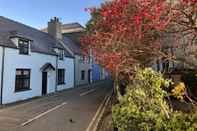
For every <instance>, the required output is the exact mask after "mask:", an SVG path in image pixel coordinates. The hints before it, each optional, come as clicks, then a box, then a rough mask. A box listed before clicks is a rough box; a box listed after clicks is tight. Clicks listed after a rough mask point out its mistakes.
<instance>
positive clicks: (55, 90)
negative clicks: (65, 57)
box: [55, 56, 58, 92]
mask: <svg viewBox="0 0 197 131" xmlns="http://www.w3.org/2000/svg"><path fill="white" fill-rule="evenodd" d="M55 68H56V77H55V92H57V85H58V84H57V79H58V78H57V76H58V56H56V67H55Z"/></svg>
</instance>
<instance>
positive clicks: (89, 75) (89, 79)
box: [88, 70, 91, 84]
mask: <svg viewBox="0 0 197 131" xmlns="http://www.w3.org/2000/svg"><path fill="white" fill-rule="evenodd" d="M88 83H89V84H90V83H91V70H88Z"/></svg>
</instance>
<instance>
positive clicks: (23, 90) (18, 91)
mask: <svg viewBox="0 0 197 131" xmlns="http://www.w3.org/2000/svg"><path fill="white" fill-rule="evenodd" d="M30 90H32V89H21V90H17V91H16V90H15V91H14V92H15V93H20V92H25V91H30Z"/></svg>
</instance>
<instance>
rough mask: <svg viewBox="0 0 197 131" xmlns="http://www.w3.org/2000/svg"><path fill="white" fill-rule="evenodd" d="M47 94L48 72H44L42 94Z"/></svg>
mask: <svg viewBox="0 0 197 131" xmlns="http://www.w3.org/2000/svg"><path fill="white" fill-rule="evenodd" d="M46 94H47V72H42V95H46Z"/></svg>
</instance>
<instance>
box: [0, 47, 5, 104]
mask: <svg viewBox="0 0 197 131" xmlns="http://www.w3.org/2000/svg"><path fill="white" fill-rule="evenodd" d="M2 49H3V52H2V66H1V102H0V104H1V105H2V104H3V84H4V83H3V82H4V64H5V47H2Z"/></svg>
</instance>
